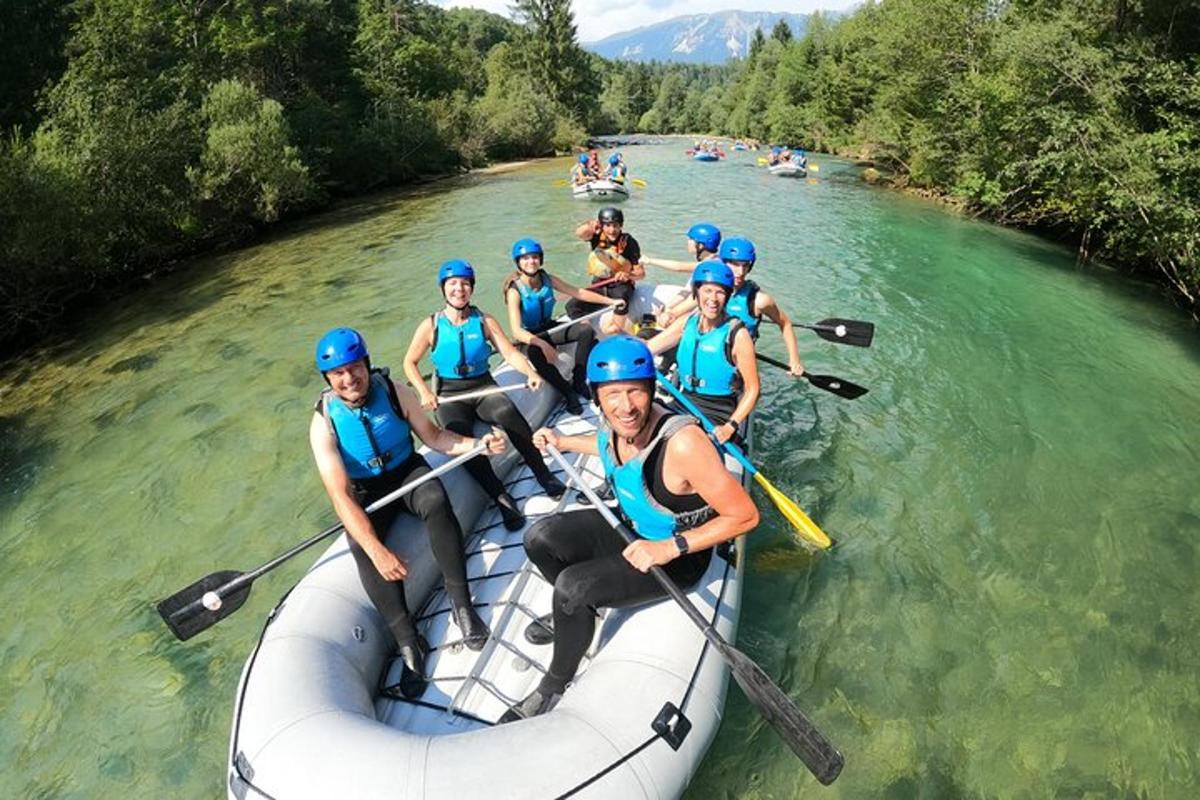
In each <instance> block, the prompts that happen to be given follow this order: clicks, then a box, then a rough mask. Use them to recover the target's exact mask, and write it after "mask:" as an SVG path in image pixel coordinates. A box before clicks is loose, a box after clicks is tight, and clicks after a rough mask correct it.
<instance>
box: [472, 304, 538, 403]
mask: <svg viewBox="0 0 1200 800" xmlns="http://www.w3.org/2000/svg"><path fill="white" fill-rule="evenodd" d="M481 313H482V312H481ZM483 328H484V330H485V331H486V332H487V337H488V341H490V342H491V343H492V344H494V345H495V346H496V349H497V350H499V351H500V356H501V357H502V358H503V359H504V360H505V361H507V362H508V363H509V364H511V365H512V367H513V369H515V370H517V371H518V372H520V373H521V374H522V375H524V376H525V377H526V378H528V379H529V381H528V382H529V388H530V389H533V390H534V391H537V390H538V388H539V387H540V386H541V385H542V376H541V375H538V374H537V370H535V369H534V368H533V364H530V363H529V359H527V358H526V357H525V355H524V354H523V353H522V352H521V351H520V350H518V349H517V348H515V347H513V345H512V342H510V341H509V340H508V337H507V336H505V335H504V329H503V328H501V327H500V323H499V322H497V321H496V318H495V317H493V316H492V315H491V314H484V315H483Z"/></svg>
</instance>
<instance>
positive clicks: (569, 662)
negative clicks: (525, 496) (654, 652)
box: [525, 416, 712, 695]
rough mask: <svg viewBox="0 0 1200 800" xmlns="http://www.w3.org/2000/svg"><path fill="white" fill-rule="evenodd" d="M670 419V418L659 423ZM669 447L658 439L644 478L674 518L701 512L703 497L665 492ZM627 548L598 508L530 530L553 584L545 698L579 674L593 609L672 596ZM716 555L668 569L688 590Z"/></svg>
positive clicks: (704, 553) (529, 547)
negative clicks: (551, 646) (551, 645)
mask: <svg viewBox="0 0 1200 800" xmlns="http://www.w3.org/2000/svg"><path fill="white" fill-rule="evenodd" d="M667 419H668V417H667V416H664V417H663V418H662V419H661V420H660V421H659V423H658V424H659V426H661V425H662V424H663V423H665V422H666V420H667ZM657 432H658V431H657V427H656V429H655V433H657ZM665 445H666V441H665V440H664V441H663V442H660V443H659V444H658V445H657V446H656V447H655V448H654V450H653V451H652V452H651V453H649V454H648V455H647V457H646V461H645V472H644V474H645V475H647V476H648V477H649V481H648V483H649V486H650V493H651V495H652V496H653V497H654V499H655V500H657V501H658V502H659V503H661V504H662V505H663V506H665V507H666V508H667V509H669V510H670V511H673V512H676V513H679V512H685V511H695V510H697V509H699V508H703V507H704V505H705V503H704V500H703V498H701V497H700V496H699V495H676V494H672V493H671V492H670V491H668V490H667V487H666V485H665V484H664V482H663V477H662V462H663V458H664V454H665V453H666V447H665ZM625 547H626V544H625V540H624V539H622V538H621V535H620V534H619V533H617V532H616V531H615V530H613V528H612V526H611V525H609V524H608V522H606V521H605V520H604V517H602V516H601V515H600V512H599V511H596V510H595V509H584V510H580V511H570V512H567V513H565V514H559V515H557V516H552V517H545V518H543V519H541V520H540V521H538V522H537V523H536V524H534V525H533V526H531V527H530V528H529V530H528V531H526V533H525V550H526V552H527V553H528V554H529V559H530V560H531V561H532V562H533V563H534V564H535V565H537V568H538V570H539V571H540V572H541V573H542V575H544V576H545V578H546V580H547V581H549V582H550V583H552V584H554V655H553V657H552V659H551V661H550V667H549V669H548V670H547V672H546V675H545V676H544V677H543V678H542V681H541V685H540V686H539V691H540V692H542V693H543V694H546V695H549V694H561V693H562V692H563V691H564V690H565V689H566V687H567V684H568V683H570V682H571V680H572V679H573V678H574V677H575V671H576V670H577V669H578V668H579V662H580V661H581V660H582V659H583V656H584V654H585V653H586V652H587V649H588V647H589V646H590V645H591V642H592V637H593V635H594V634H595V628H596V613H595V609H597V608H626V607H629V606H635V605H640V604H642V603H646V602H648V601H650V600H656V599H658V598H660V597H664V596H665V595H666V592H665V591H664V590H663V588H662V587H661V586H660V585H659V583H658V581H657V580H656V579H655V577H654V576H653V575H651V574H650V573H648V572H646V573H643V572H639V571H638V570H636V569H635V568H634V567H633V565H631V564H630V563H629V562H628V561H626V560H625V557H624V556H622V555H621V553H622V551H624V549H625ZM711 556H712V549H711V548H709V549H707V550H700V551H697V552H692V553H685V554H684V555H682V556H680V557H678V558H676V559H674V560H673V561H671V562H670V563H668V564H666V565H665V566H664V567H663V569H664V570H666V573H667V575H669V576H670V577H671V579H672V580H674V581H675V583H676V584H677V585H678V586H679V587H680V588H683V589H687V588H689V587H691V586H693V585H695V583H696V582H697V581H698V580H700V578H701V577H702V576H703V575H704V572H705V570H707V569H708V563H709V559H710V558H711Z"/></svg>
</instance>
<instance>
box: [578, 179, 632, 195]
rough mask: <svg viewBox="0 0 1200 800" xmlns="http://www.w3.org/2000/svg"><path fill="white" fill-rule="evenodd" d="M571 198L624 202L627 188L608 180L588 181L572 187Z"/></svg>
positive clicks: (627, 191) (622, 184) (627, 193)
mask: <svg viewBox="0 0 1200 800" xmlns="http://www.w3.org/2000/svg"><path fill="white" fill-rule="evenodd" d="M571 196H572V197H574V198H575V199H576V200H624V199H625V198H626V197H629V187H628V186H626V185H625V184H624V183H618V182H616V181H610V180H596V181H588V182H587V183H582V184H579V185H577V186H572V187H571Z"/></svg>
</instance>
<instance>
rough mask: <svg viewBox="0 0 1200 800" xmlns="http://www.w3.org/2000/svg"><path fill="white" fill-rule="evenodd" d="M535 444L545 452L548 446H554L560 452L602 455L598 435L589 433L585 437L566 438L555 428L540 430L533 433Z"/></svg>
mask: <svg viewBox="0 0 1200 800" xmlns="http://www.w3.org/2000/svg"><path fill="white" fill-rule="evenodd" d="M533 444H534V446H535V447H537V449H538V450H542V451H545V449H546V445H547V444H552V445H554V446H555V447H557V448H558V449H559V450H566V451H570V452H572V453H584V454H586V455H590V456H598V455H600V447H599V445H598V444H597V443H596V434H594V433H587V434H584V435H583V436H564V435H562V434H561V433H559V432H558V431H556V430H554V429H553V428H538V429H537V430H536V431H534V432H533Z"/></svg>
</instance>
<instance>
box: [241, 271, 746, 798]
mask: <svg viewBox="0 0 1200 800" xmlns="http://www.w3.org/2000/svg"><path fill="white" fill-rule="evenodd" d="M681 291H682V288H681V287H678V286H659V287H657V288H655V287H651V286H648V285H639V286H638V287H637V290H636V292H635V295H634V298H633V300H632V302H631V304H630V305H631V308H630V312H631V315H632V318H634V319H642V318H643V316H642V315H643V314H646V313H652V312H653V311H654V310H655V309H661V307H662V303H663V302H670V301H673V300H674V299H676V298H677V297H678V295H679V293H680V292H681ZM495 375H496V380H497V382H498V383H500V384H502V385H505V384H510V383H519V382H521V381H523V377H522V376H520V375H518V374H517V373H515V372H514V371H513V370H512V369H511V368H508V367H507V366H506V367H504V368H502V369H499V370H497V371H496V373H495ZM508 396H509V397H511V398H512V399H513V401H514V402H515V403H516V404H517V406H518V407H519V408H520V409H521V411H522V413H523V414H524V415H525V417H526V418H527V419H528V420H529V423H530V425H532V426H534V427H535V428H536V427H538V426H540V425H543V424H545V425H554V426H556V427H558V428H559V429H560V430H562V431H564V432H567V433H572V434H584V433H587V432H590V431H593V430H594V429H595V426H596V409H595V407H594V406H593V405H591V404H586V407H585V410H584V412H583V413H582V414H581V415H578V416H576V415H571V414H569V413H567V412H566V411H565V410H564V409H563V407H562V404H561V402H559V400H558V397H557V395H556V394H555V393H554V392H553V390H551V389H549V388H546V389H544V390H542V391H540V392H538V393H537V394H534V393H531V392H529V391H528V390H526V389H523V388H522V389H518V390H515V391H513V392H511V393H510V394H509V395H508ZM479 432H483V427H482V426H481V427H480V429H479ZM748 436H749V434H748ZM426 457H427V458H428V460H429V462H430V464H431V465H433V466H437V465H438V464H441V463H444V461H446V460H447V459H446V457H444V456H442V455H440V454H426ZM567 458H568V459H569V460H571V461H572V462H573V463H574V464H575V466H576V467H577V469H579V471H580V472H581V473H582V474H583V476H584V478H585V480H587V481H588V482H589V483H590V484H591V485H593V486H597V487H598V486H599V485H600V484H601V483H602V480H603V478H602V475H603V472H602V469H601V467H600V464H599V459H598V458H597V457H596V456H581V455H578V454H574V453H568V454H567ZM726 462H727V465H730V466H731V468H732V469H734V470H735V472H736V473H737V474H739V475H740V476H741V477H742V480H743V482H745V480H746V476H745V475H742V474H741V473H740V470H738V468H737V464H736V463H735V462H733V461H732V460H731V459H726ZM492 463H493V466H494V467H495V468H496V472H497V474H498V475H500V476H501V477H502V479H503V480H505V481H506V483H507V485H508V486H509V487H510V492H511V494H512V495H513V496H514V497H515V498H517V499H518V503H519V504H520V505H522V506H523V508H524V511H525V513H526V515H527V517H528V518H529V523H530V524H532V523H533V522H534V521H536V520H537V519H538V518H540V517H541V516H544V515H546V514H553V513H557V512H560V511H564V510H570V509H574V508H577V507H579V503H578V499H577V492H576V491H575V490H574V489H573V488H569V489H568V491H567V493H566V494H565V495H564V496H563V498H562V499H561V500H559V501H552V500H550V499H549V498H548V497H546V496H545V495H544V494H542V493H541V490H540V488H539V487H538V485H537V483H536V481H534V480H533V477H532V475H531V474H530V471H529V470H528V468H526V467H525V465H524V464H523V463H521V462H520V461H519V456H518V455H517V454H516V453H515V451H513V449H512V448H510V449H509V451H508V452H506V453H504V454H503V455H501V456H495V457H493V458H492ZM555 471H556V472H558V470H557V468H556V467H555ZM560 477H561V478H562V479H563V480H564V482H565V481H566V479H567V476H566V475H563V474H561V473H560ZM441 480H442V482H443V484H444V485H445V487H446V491H447V493H448V494H449V496H450V497H451V498H453V502H454V510H455V513H456V514H457V515H458V518H459V520H460V522H461V523H462V524H463V530H464V531H467V532H468V533H466V534H465V536H466V552H467V555H468V560H467V572H468V579H469V581H470V584H471V591H472V595H473V598H474V602H475V605H476V607H477V609H478V610H479V613H480V615H481V616H482V617H483V618H484V620H485V621H486V622H487V623H488V625H489V626H490V628H491V630H492V637H491V638H490V639H489V641H488V643H487V645H486V646H485V647H484V649H483V650H482V651H480V652H473V651H471V650H467V649H465V648H464V647H462V646H461V644H459V643H458V640H459V638H460V635H459V633H458V629H457V628H456V627H455V626H454V625H452V624H451V623H450V621H449V613H448V611H449V607H448V600H447V598H446V595H445V592H444V590H443V589H442V587H441V585H440V584H441V573H440V571H439V570H438V567H437V565H436V563H435V562H434V560H433V556H432V554H431V552H430V549H429V545H428V539H427V537H426V535H425V532H424V530H423V529H422V525H421V523H420V521H419V520H418V519H416V518H415V517H412V516H409V515H400V517H399V518H398V519H397V521H396V522H395V524H394V525H393V526H392V529H391V530H390V532H389V534H388V537H387V541H388V545H389V547H392V548H393V549H395V550H396V551H397V552H398V553H399V554H400V556H401V557H402V558H404V559H406V560H407V562H408V567H409V577H408V579H406V581H405V588H406V591H407V593H408V600H409V607H410V608H412V609H413V610H414V619H416V620H417V624H418V629H419V630H420V631H421V633H422V634H423V635H424V636H425V638H426V639H427V640H428V641H429V643H430V645H431V647H432V650H431V652H430V654H429V656H428V657H427V659H426V674H427V675H428V677H429V680H430V682H429V688H428V690H427V691H426V692H425V694H424V695H423V696H422V697H421V698H419V699H418V700H403V699H391V698H390V697H388V696H384V695H382V694H381V687H384V686H388V685H391V684H393V683H394V682H395V681H397V680H398V678H399V675H400V670H401V665H400V662H399V661H395V660H394V644H393V642H392V639H391V636H390V634H389V633H388V630H387V628H386V626H385V625H384V624H383V620H382V619H381V617H380V616H379V614H378V613H377V612H376V611H375V609H374V607H373V606H372V605H371V602H370V601H369V600H368V599H367V597H366V594H365V592H364V591H363V589H362V585H361V583H360V582H359V579H358V573H357V571H356V569H355V566H354V561H353V559H352V558H351V557H350V555H349V551H348V548H347V545H346V541H345V538H344V536H343V537H339V539H338V541H337V542H335V543H334V544H333V545H332V546H331V547H330V548H329V549H328V550H326V551H325V552H324V553H323V554H322V555H321V556H320V558H318V559H317V561H316V563H315V564H314V565H313V566H312V568H311V569H310V570H309V571H308V573H307V574H306V575H305V576H304V577H303V578H302V579H301V580H300V581H299V583H298V584H297V585H296V586H295V587H294V588H293V589H292V590H291V591H290V592H288V594H287V595H286V596H285V597H284V598H283V600H281V601H280V603H279V604H278V605H277V606H276V607H275V609H274V610H273V611H272V612H271V614H270V615H269V617H268V619H267V622H266V625H265V627H264V629H263V632H262V635H261V637H260V638H259V641H258V643H257V645H256V646H255V647H254V649H253V651H252V652H251V653H250V656H249V657H248V659H247V661H246V664H245V667H244V668H243V671H242V676H241V680H240V682H239V685H238V690H237V694H236V702H235V706H234V714H233V725H232V733H231V740H230V748H229V759H228V762H227V772H228V774H227V779H228V780H227V789H228V796H229V797H230V798H237V800H245V798H265V797H274V798H288V799H289V800H305V799H306V798H328V797H355V798H365V799H367V800H370V799H371V798H422V799H423V800H430V799H436V798H489V800H491V799H492V798H526V797H560V796H563V795H566V794H571V796H573V797H587V798H606V797H621V798H674V797H678V796H680V795H681V794H682V793H683V791H684V790H685V788H686V787H687V785H688V782H689V781H690V780H691V777H692V775H693V774H694V773H695V771H696V770H697V768H698V767H699V766H700V764H701V762H702V760H703V758H704V755H705V752H706V751H707V749H708V747H709V745H710V744H711V742H712V740H713V737H714V736H715V735H716V732H717V728H718V727H719V725H720V722H721V716H722V713H723V708H724V704H725V694H726V690H727V688H728V682H729V671H728V669H727V668H726V666H725V663H724V661H723V659H722V658H721V657H720V656H719V655H718V654H717V653H715V652H714V651H713V649H712V647H711V646H710V645H709V644H708V643H707V642H706V640H705V638H704V636H703V634H701V633H700V631H699V630H698V629H697V628H696V627H695V625H694V624H692V623H691V622H690V621H689V620H688V618H687V617H686V615H685V614H684V612H683V611H682V610H681V609H680V608H679V607H678V606H677V605H676V604H675V603H674V602H672V601H670V600H663V601H658V602H654V603H650V604H646V605H643V606H639V607H637V608H633V609H620V610H617V609H606V610H605V612H604V616H603V619H602V621H601V622H600V623H599V624H598V625H597V634H596V638H595V640H594V641H593V644H592V647H591V649H590V650H589V652H588V656H587V657H586V658H585V659H584V661H583V663H582V665H581V666H580V670H579V673H578V675H577V676H576V678H575V680H574V682H573V683H572V684H571V686H570V687H569V688H568V690H567V692H566V694H565V695H563V698H562V700H561V701H560V702H559V704H558V705H557V706H556V707H555V708H554V709H553V710H552V711H551V712H549V713H547V714H544V715H542V716H539V717H534V718H532V719H528V720H522V721H519V722H514V723H510V724H507V725H503V726H497V725H496V724H495V723H496V721H497V720H498V719H499V718H500V716H501V715H502V714H504V712H505V711H507V710H508V708H509V707H510V705H512V704H515V703H517V702H519V701H520V700H522V699H523V698H524V697H525V696H526V695H527V694H528V693H529V692H531V691H532V690H533V688H534V687H535V686H536V684H537V682H538V681H539V680H540V678H541V675H542V673H543V671H544V670H545V669H546V668H547V666H548V664H549V659H550V655H551V651H552V648H551V646H549V645H545V646H534V645H530V644H529V643H528V642H526V640H525V638H524V635H523V632H524V628H525V627H526V625H527V624H528V623H529V622H530V621H531V620H533V619H534V618H536V617H538V616H539V615H542V614H546V613H549V611H550V607H551V597H552V592H553V587H551V586H550V585H548V584H547V583H546V582H545V580H543V579H542V577H541V575H540V573H538V571H537V569H536V568H535V567H534V566H533V565H532V564H531V563H530V562H529V560H528V559H527V558H526V556H525V551H524V548H523V546H522V537H523V531H515V532H509V531H507V530H505V528H504V527H503V525H502V524H501V522H500V519H499V514H498V512H497V510H496V509H495V507H494V506H491V505H490V504H487V503H486V498H485V497H484V495H483V493H482V491H481V490H480V489H479V488H478V486H477V485H476V484H475V483H474V481H473V480H472V479H471V478H470V476H469V475H468V474H467V473H466V472H465V471H464V470H461V469H459V470H454V471H453V472H451V473H449V474H448V475H446V476H443V477H442V479H441ZM742 554H743V540H742V539H738V540H736V541H735V542H733V543H730V545H729V546H725V547H722V548H718V552H714V554H713V557H712V560H711V562H710V564H709V568H708V571H707V573H706V574H705V575H704V576H703V577H702V578H701V580H700V581H699V583H698V584H697V585H696V587H695V588H694V589H693V590H692V591H691V592H689V593H688V597H689V599H690V601H691V602H692V603H694V604H695V606H696V607H697V608H698V609H699V610H700V611H701V612H702V613H703V614H704V616H705V617H706V618H708V619H710V620H712V623H713V625H714V627H715V628H716V630H717V631H718V632H719V633H720V634H721V635H722V636H724V637H725V638H726V639H728V640H729V641H733V640H734V638H735V635H736V631H737V622H738V616H739V612H740V606H741V596H742V580H743V570H744V560H745V559H744V558H743V555H742ZM672 709H677V710H678V712H679V713H680V714H681V715H682V717H683V718H686V719H687V721H688V722H689V723H690V726H691V727H690V730H686V731H685V730H684V728H685V727H686V726H683V725H678V724H676V722H675V720H676V717H674V712H673V711H672Z"/></svg>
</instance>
